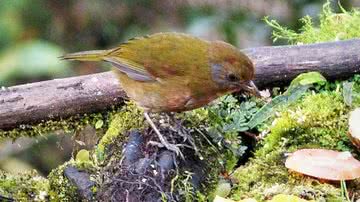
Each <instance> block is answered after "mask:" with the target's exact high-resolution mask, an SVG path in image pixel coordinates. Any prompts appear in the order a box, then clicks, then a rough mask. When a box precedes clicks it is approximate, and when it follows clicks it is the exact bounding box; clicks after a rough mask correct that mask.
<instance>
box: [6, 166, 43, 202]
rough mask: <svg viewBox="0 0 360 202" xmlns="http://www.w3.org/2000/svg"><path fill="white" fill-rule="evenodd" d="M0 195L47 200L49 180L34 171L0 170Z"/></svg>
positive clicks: (31, 199) (26, 199)
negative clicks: (14, 172) (11, 171)
mask: <svg viewBox="0 0 360 202" xmlns="http://www.w3.org/2000/svg"><path fill="white" fill-rule="evenodd" d="M0 187H1V189H0V196H3V197H7V198H12V199H14V200H16V201H47V199H48V197H49V182H48V180H47V179H46V178H44V177H41V176H40V175H38V174H37V172H36V171H32V172H27V173H22V174H17V175H13V174H9V173H6V172H4V171H1V170H0Z"/></svg>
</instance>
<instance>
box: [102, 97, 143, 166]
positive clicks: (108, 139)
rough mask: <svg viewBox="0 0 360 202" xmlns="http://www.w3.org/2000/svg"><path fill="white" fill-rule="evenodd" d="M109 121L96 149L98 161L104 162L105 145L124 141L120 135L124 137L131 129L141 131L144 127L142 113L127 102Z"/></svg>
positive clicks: (134, 105) (133, 104) (132, 103)
mask: <svg viewBox="0 0 360 202" xmlns="http://www.w3.org/2000/svg"><path fill="white" fill-rule="evenodd" d="M109 119H110V123H109V127H108V129H107V131H106V133H105V135H104V136H103V137H102V138H101V140H100V142H99V144H98V145H97V149H96V155H97V158H98V160H99V161H103V160H104V153H105V149H106V147H107V145H109V144H111V143H113V141H114V140H115V139H116V138H120V139H121V140H122V141H124V140H125V139H124V138H125V137H124V136H120V135H124V134H125V133H126V132H128V131H130V130H132V129H143V128H144V126H145V125H144V115H143V111H142V110H141V109H139V108H138V107H137V106H136V104H135V103H134V102H128V103H127V104H126V105H125V106H124V107H123V108H122V109H121V110H120V111H119V112H117V113H115V114H112V115H111V116H110V118H109Z"/></svg>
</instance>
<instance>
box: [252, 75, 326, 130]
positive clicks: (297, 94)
mask: <svg viewBox="0 0 360 202" xmlns="http://www.w3.org/2000/svg"><path fill="white" fill-rule="evenodd" d="M322 82H326V79H325V78H324V77H323V76H322V75H321V74H320V73H319V72H308V73H303V74H300V75H299V76H297V77H296V78H295V79H294V80H293V81H292V82H291V84H290V86H289V88H288V90H287V91H286V92H285V93H284V94H283V95H279V96H277V97H275V98H274V99H272V101H271V102H269V103H268V104H266V105H264V106H263V107H262V108H261V109H260V110H259V111H258V112H257V113H256V114H255V115H254V116H253V117H252V118H251V119H250V121H249V122H248V123H247V126H248V127H249V129H252V128H254V127H256V126H257V125H259V124H261V123H263V122H264V121H266V120H267V119H268V118H270V117H271V116H272V115H273V114H274V112H275V109H277V108H278V107H279V106H281V105H285V104H290V103H291V102H294V101H296V100H297V99H299V98H301V96H302V95H303V94H304V93H305V92H306V91H307V90H308V89H309V88H310V87H311V86H312V84H314V83H322Z"/></svg>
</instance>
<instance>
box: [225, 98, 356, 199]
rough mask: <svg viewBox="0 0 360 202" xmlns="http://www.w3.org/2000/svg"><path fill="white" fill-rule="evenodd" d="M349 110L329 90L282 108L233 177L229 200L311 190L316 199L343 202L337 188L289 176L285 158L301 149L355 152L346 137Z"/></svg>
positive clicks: (295, 193)
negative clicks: (234, 183) (235, 183)
mask: <svg viewBox="0 0 360 202" xmlns="http://www.w3.org/2000/svg"><path fill="white" fill-rule="evenodd" d="M349 110H350V109H349V108H348V107H346V105H345V104H344V102H343V99H342V97H341V93H340V92H328V91H324V92H321V93H317V94H313V93H309V94H308V95H307V96H305V97H304V99H303V100H301V101H299V102H297V103H294V104H292V105H290V106H288V107H287V108H284V109H281V110H280V112H279V114H278V116H277V117H276V118H274V119H273V121H272V123H271V124H269V125H268V130H269V131H270V133H269V134H268V135H267V136H266V137H265V138H264V140H263V141H262V143H261V145H260V146H258V150H257V151H256V152H255V155H254V158H252V159H251V160H250V162H248V163H247V164H246V165H245V166H242V167H240V168H238V169H237V170H236V172H235V174H234V177H235V178H236V179H237V180H238V183H237V185H236V189H235V190H233V195H232V197H233V198H236V199H239V198H243V197H255V198H257V199H259V200H264V199H265V198H267V197H271V196H273V194H278V193H286V194H294V195H299V194H300V192H301V190H302V191H307V190H312V192H314V194H313V198H314V199H316V200H319V199H321V198H326V199H327V200H329V199H331V198H336V199H338V200H342V196H341V195H340V193H341V192H340V189H339V188H337V187H336V186H333V185H330V184H323V183H320V182H319V181H317V180H315V179H310V178H307V177H298V176H296V175H291V174H290V175H289V172H288V170H287V169H286V168H285V166H284V159H285V157H284V155H285V154H286V153H288V152H293V151H295V150H297V149H301V148H327V149H335V150H340V151H353V152H355V151H354V147H352V146H351V143H350V141H349V139H348V138H347V136H346V132H347V117H348V116H347V113H348V112H349ZM269 190H277V191H271V192H270V191H269Z"/></svg>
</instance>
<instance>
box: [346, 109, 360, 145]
mask: <svg viewBox="0 0 360 202" xmlns="http://www.w3.org/2000/svg"><path fill="white" fill-rule="evenodd" d="M348 135H349V137H350V140H351V142H352V143H353V144H354V145H355V146H356V147H357V148H358V149H360V108H357V109H355V110H354V111H352V112H351V113H350V118H349V133H348Z"/></svg>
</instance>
